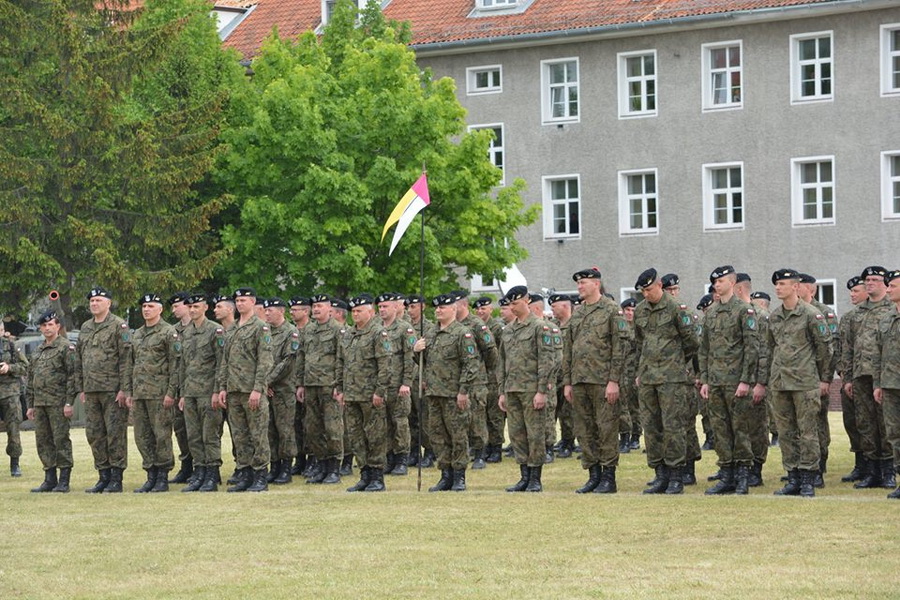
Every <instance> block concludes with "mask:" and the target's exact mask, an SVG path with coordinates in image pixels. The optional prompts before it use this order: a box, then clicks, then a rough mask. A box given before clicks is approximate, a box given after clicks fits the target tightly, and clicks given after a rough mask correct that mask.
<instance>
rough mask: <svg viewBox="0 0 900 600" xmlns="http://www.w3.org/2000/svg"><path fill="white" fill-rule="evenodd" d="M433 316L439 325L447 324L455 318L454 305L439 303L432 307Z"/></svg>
mask: <svg viewBox="0 0 900 600" xmlns="http://www.w3.org/2000/svg"><path fill="white" fill-rule="evenodd" d="M434 318H435V319H437V322H438V323H440V324H441V325H447V324H448V323H450V322H452V321H453V320H454V319H455V318H456V306H454V305H452V304H441V305H439V306H435V307H434Z"/></svg>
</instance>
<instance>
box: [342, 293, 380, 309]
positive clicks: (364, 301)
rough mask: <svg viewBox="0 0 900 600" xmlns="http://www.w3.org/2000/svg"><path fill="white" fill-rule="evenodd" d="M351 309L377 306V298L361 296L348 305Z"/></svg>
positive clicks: (351, 300)
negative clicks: (371, 305)
mask: <svg viewBox="0 0 900 600" xmlns="http://www.w3.org/2000/svg"><path fill="white" fill-rule="evenodd" d="M347 304H348V305H349V306H350V308H356V307H357V306H368V305H370V304H375V298H373V297H372V294H359V295H358V296H356V297H355V298H351V299H350V302H348V303H347Z"/></svg>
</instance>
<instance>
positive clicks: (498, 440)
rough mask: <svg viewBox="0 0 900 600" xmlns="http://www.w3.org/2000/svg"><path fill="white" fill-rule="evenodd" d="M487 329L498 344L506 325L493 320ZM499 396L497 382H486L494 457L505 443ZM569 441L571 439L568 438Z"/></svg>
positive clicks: (502, 414) (504, 414)
mask: <svg viewBox="0 0 900 600" xmlns="http://www.w3.org/2000/svg"><path fill="white" fill-rule="evenodd" d="M487 326H488V329H490V330H491V335H492V336H493V337H494V341H495V342H499V340H500V335H501V332H502V331H503V328H504V327H505V326H506V324H505V323H504V322H503V320H502V319H499V318H493V319H491V320H490V321H488V323H487ZM499 395H500V389H499V387H498V383H497V381H496V380H495V381H493V382H491V381H489V382H488V390H487V401H486V404H487V431H488V438H487V441H488V445H490V446H491V447H492V448H496V455H497V456H498V457H499V455H500V453H499V450H500V449H501V448H502V447H503V443H504V442H505V441H506V435H505V431H504V430H505V429H506V413H505V412H503V411H502V410H500V406H499V405H498V404H497V397H498V396H499ZM570 439H571V438H570Z"/></svg>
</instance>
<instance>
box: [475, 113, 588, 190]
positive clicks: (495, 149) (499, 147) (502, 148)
mask: <svg viewBox="0 0 900 600" xmlns="http://www.w3.org/2000/svg"><path fill="white" fill-rule="evenodd" d="M476 129H499V130H500V143H499V144H497V138H496V136H495V137H494V139H492V140H491V145H490V146H489V147H488V158H489V159H490V161H491V164H492V165H494V166H495V167H497V168H498V169H500V172H501V175H500V183H499V184H497V185H500V186H504V185H506V128H505V127H504V126H503V123H479V124H478V125H469V131H474V130H476ZM497 154H499V155H500V156H501V157H502V159H503V160H502V161H501V164H500V165H498V164H497V160H496V155H497ZM579 189H580V188H579Z"/></svg>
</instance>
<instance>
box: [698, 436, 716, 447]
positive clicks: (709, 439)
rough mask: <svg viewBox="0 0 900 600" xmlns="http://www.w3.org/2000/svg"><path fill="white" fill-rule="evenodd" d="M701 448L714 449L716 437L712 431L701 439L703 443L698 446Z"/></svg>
mask: <svg viewBox="0 0 900 600" xmlns="http://www.w3.org/2000/svg"><path fill="white" fill-rule="evenodd" d="M700 449H701V450H715V449H716V438H715V436H714V435H713V434H712V433H707V434H706V439H705V440H703V445H702V446H700Z"/></svg>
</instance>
